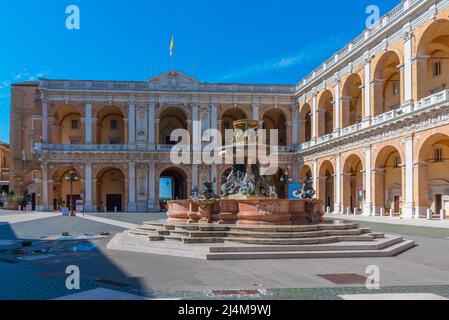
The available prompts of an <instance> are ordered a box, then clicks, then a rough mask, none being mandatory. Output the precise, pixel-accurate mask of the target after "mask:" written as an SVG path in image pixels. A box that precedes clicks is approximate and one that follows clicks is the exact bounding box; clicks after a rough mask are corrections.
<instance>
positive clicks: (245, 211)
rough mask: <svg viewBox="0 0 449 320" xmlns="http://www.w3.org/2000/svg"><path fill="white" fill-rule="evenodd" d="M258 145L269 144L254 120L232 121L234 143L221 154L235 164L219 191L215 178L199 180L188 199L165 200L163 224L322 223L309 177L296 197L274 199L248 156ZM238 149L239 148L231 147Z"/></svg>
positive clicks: (272, 189) (259, 169)
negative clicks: (201, 185)
mask: <svg viewBox="0 0 449 320" xmlns="http://www.w3.org/2000/svg"><path fill="white" fill-rule="evenodd" d="M259 148H266V150H265V151H268V153H269V152H270V147H269V146H266V145H265V144H262V143H260V141H259V123H258V121H253V120H240V121H236V122H234V138H233V143H232V145H228V146H225V147H223V148H222V149H221V155H222V156H226V155H227V156H229V155H232V157H233V159H234V163H235V164H234V165H233V167H232V172H231V174H230V175H229V176H228V177H227V178H226V179H225V181H222V187H221V196H217V195H216V194H215V192H214V188H213V185H214V184H215V183H216V181H213V182H206V183H204V191H203V192H200V191H199V188H198V187H195V188H193V190H192V192H191V195H190V199H188V200H177V201H170V202H168V223H189V224H214V223H216V224H241V225H305V224H317V223H321V222H323V216H324V213H325V212H324V206H323V203H322V201H320V200H319V199H315V198H314V195H315V191H314V190H313V186H312V181H310V180H306V181H304V182H303V187H302V189H301V190H298V191H297V192H296V194H297V196H298V199H297V200H289V199H279V197H278V196H277V193H276V188H275V187H274V186H270V185H269V184H268V183H267V179H266V177H265V176H263V175H262V174H261V172H262V166H261V164H260V163H259V162H258V161H257V160H256V161H255V160H254V158H252V157H248V154H249V152H248V151H249V150H251V151H254V150H259ZM237 149H238V150H240V151H242V150H244V152H243V153H242V152H240V153H239V152H236V151H237ZM252 154H254V153H252ZM256 154H257V153H256ZM238 155H243V156H238ZM270 156H276V155H270Z"/></svg>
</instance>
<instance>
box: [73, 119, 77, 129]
mask: <svg viewBox="0 0 449 320" xmlns="http://www.w3.org/2000/svg"><path fill="white" fill-rule="evenodd" d="M72 129H78V120H72Z"/></svg>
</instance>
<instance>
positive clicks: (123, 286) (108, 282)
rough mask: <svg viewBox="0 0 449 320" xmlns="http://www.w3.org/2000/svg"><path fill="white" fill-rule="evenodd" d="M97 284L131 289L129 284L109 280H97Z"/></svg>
mask: <svg viewBox="0 0 449 320" xmlns="http://www.w3.org/2000/svg"><path fill="white" fill-rule="evenodd" d="M95 282H97V283H101V284H105V285H108V286H114V287H119V288H125V287H129V286H130V284H129V283H124V282H120V281H115V280H109V279H100V280H95Z"/></svg>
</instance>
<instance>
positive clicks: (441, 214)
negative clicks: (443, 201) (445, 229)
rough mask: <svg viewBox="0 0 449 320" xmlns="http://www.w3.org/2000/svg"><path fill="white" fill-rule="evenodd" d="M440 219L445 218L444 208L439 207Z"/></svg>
mask: <svg viewBox="0 0 449 320" xmlns="http://www.w3.org/2000/svg"><path fill="white" fill-rule="evenodd" d="M440 219H441V221H444V220H446V210H444V209H441V211H440Z"/></svg>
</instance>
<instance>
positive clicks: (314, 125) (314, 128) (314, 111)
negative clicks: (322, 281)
mask: <svg viewBox="0 0 449 320" xmlns="http://www.w3.org/2000/svg"><path fill="white" fill-rule="evenodd" d="M316 96H317V93H316V92H313V98H312V137H311V138H312V139H311V140H312V141H316V136H317V121H318V119H317V108H318V106H317V101H316Z"/></svg>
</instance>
